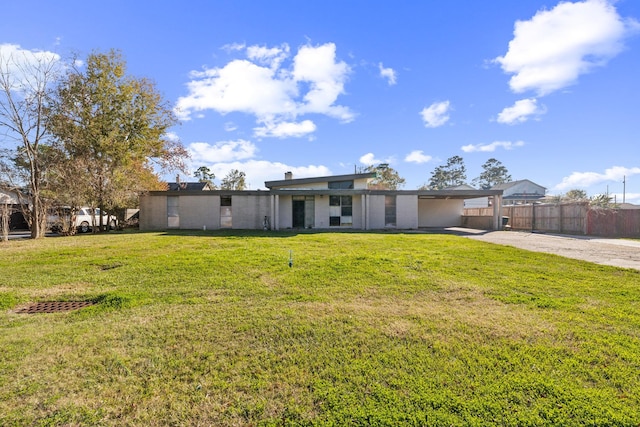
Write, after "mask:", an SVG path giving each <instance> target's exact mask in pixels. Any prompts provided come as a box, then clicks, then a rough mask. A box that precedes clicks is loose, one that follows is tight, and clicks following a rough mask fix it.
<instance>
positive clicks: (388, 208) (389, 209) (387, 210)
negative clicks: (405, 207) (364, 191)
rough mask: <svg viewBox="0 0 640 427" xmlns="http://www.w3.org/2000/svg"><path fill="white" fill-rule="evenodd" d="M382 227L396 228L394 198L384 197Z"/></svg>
mask: <svg viewBox="0 0 640 427" xmlns="http://www.w3.org/2000/svg"><path fill="white" fill-rule="evenodd" d="M384 226H385V227H395V226H396V196H384Z"/></svg>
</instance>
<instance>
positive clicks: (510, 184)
mask: <svg viewBox="0 0 640 427" xmlns="http://www.w3.org/2000/svg"><path fill="white" fill-rule="evenodd" d="M525 182H528V183H529V184H533V185H535V186H538V187H540V188H544V189H545V190H546V189H547V188H546V187H543V186H542V185H539V184H536V183H535V182H533V181H530V180H528V179H521V180H518V181H511V182H503V183H502V184H496V185H494V186H493V187H491V189H492V190H507V189H509V188H511V187H515V186H516V185H519V184H522V183H525Z"/></svg>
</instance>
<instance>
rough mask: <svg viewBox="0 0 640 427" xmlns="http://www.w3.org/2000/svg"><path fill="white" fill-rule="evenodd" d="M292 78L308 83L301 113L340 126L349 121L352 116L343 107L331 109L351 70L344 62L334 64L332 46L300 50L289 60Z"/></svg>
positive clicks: (307, 47) (334, 55)
mask: <svg viewBox="0 0 640 427" xmlns="http://www.w3.org/2000/svg"><path fill="white" fill-rule="evenodd" d="M293 62H294V66H293V78H294V79H295V81H296V82H305V83H308V84H309V86H310V88H309V91H308V92H307V94H306V95H304V101H305V103H304V104H302V105H301V106H300V107H299V108H300V112H301V113H321V114H326V115H328V116H332V117H336V118H338V119H340V120H342V121H343V122H350V121H352V120H353V118H354V116H353V113H352V112H351V111H350V110H349V109H348V108H346V107H343V106H339V105H333V103H334V102H335V101H336V100H337V99H338V96H339V95H341V94H343V93H344V84H345V82H346V80H347V76H348V75H349V73H350V72H351V69H350V68H349V66H348V65H347V64H346V63H345V62H336V45H335V44H333V43H326V44H324V45H321V46H315V47H314V46H303V47H301V48H300V50H298V54H297V55H296V57H295V58H294V60H293Z"/></svg>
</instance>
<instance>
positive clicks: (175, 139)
mask: <svg viewBox="0 0 640 427" xmlns="http://www.w3.org/2000/svg"><path fill="white" fill-rule="evenodd" d="M164 137H165V138H167V140H169V141H172V142H178V141H180V137H179V136H178V134H177V133H175V132H167V133H165V134H164Z"/></svg>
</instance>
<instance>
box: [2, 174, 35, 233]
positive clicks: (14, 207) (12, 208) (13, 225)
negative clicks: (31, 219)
mask: <svg viewBox="0 0 640 427" xmlns="http://www.w3.org/2000/svg"><path fill="white" fill-rule="evenodd" d="M25 201H28V198H27V196H23V200H20V196H19V195H18V193H16V192H15V191H12V190H10V189H8V187H5V186H1V185H0V212H2V211H4V210H5V209H6V210H7V211H8V212H9V230H28V229H29V224H28V223H27V221H26V219H25V217H24V215H23V213H22V208H23V207H24V206H23V203H25Z"/></svg>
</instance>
